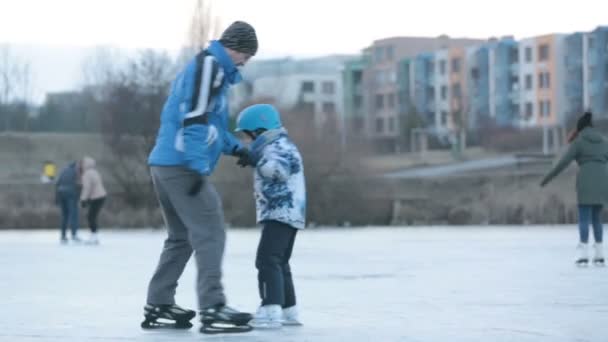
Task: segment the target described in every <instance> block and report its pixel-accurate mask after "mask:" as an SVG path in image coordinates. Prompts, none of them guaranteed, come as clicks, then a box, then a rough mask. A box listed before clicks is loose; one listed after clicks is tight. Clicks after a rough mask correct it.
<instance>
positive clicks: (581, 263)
mask: <svg viewBox="0 0 608 342" xmlns="http://www.w3.org/2000/svg"><path fill="white" fill-rule="evenodd" d="M588 265H589V259H587V258H580V259H578V260H576V266H578V267H587V266H588Z"/></svg>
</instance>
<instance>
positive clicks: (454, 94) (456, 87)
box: [452, 83, 462, 98]
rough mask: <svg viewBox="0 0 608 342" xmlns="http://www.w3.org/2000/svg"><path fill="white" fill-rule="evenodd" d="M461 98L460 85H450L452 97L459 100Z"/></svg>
mask: <svg viewBox="0 0 608 342" xmlns="http://www.w3.org/2000/svg"><path fill="white" fill-rule="evenodd" d="M461 96H462V90H461V88H460V83H454V84H452V97H455V98H460V97H461Z"/></svg>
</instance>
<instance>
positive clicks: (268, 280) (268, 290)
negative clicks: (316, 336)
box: [255, 221, 298, 308]
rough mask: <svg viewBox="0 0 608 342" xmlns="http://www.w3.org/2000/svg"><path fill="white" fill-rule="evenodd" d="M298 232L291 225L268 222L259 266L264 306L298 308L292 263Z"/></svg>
mask: <svg viewBox="0 0 608 342" xmlns="http://www.w3.org/2000/svg"><path fill="white" fill-rule="evenodd" d="M297 232H298V230H297V229H296V228H293V227H292V226H290V225H287V224H284V223H281V222H277V221H266V222H264V228H263V229H262V237H261V238H260V244H259V245H258V251H257V256H256V260H255V266H256V268H257V269H258V287H259V291H260V298H261V299H262V305H281V306H282V307H284V308H288V307H292V306H294V305H296V291H295V288H294V285H293V278H292V276H291V267H290V266H289V259H290V258H291V252H292V251H293V245H294V242H295V240H296V233H297Z"/></svg>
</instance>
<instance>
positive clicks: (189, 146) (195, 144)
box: [184, 124, 209, 175]
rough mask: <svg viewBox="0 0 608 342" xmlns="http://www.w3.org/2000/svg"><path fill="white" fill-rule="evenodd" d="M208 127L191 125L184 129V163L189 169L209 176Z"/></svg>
mask: <svg viewBox="0 0 608 342" xmlns="http://www.w3.org/2000/svg"><path fill="white" fill-rule="evenodd" d="M208 135H209V125H204V124H192V125H188V126H185V127H184V161H185V162H186V165H187V166H188V168H189V169H192V170H194V171H196V172H198V173H200V174H202V175H208V174H209V146H208V145H207V137H208Z"/></svg>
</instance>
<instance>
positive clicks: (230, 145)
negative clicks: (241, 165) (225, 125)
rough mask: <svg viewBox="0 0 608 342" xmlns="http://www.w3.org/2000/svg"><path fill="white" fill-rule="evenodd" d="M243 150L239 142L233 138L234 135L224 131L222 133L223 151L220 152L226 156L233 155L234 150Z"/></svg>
mask: <svg viewBox="0 0 608 342" xmlns="http://www.w3.org/2000/svg"><path fill="white" fill-rule="evenodd" d="M241 148H243V144H241V141H240V140H239V139H237V137H235V136H234V134H232V133H230V132H228V131H226V132H225V133H224V149H223V150H222V152H224V154H226V155H233V154H234V151H235V150H240V149H241Z"/></svg>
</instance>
